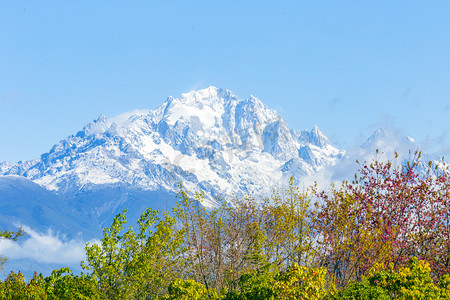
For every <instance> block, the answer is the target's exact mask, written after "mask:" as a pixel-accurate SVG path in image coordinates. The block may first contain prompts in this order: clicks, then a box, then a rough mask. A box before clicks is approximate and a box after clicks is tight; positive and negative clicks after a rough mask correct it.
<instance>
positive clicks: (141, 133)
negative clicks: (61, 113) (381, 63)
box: [0, 87, 418, 274]
mask: <svg viewBox="0 0 450 300" xmlns="http://www.w3.org/2000/svg"><path fill="white" fill-rule="evenodd" d="M417 148H418V147H417V144H415V142H414V141H413V140H412V139H411V138H408V137H406V138H403V137H399V136H398V135H395V134H393V133H390V132H387V131H385V130H382V129H380V130H378V131H376V132H375V133H374V135H373V136H372V137H370V138H369V139H368V140H367V141H366V142H365V143H364V144H363V145H362V146H361V147H358V148H357V149H353V150H351V151H349V152H347V153H346V152H344V151H343V150H339V149H337V148H336V147H334V146H332V145H331V143H330V141H329V140H328V138H327V137H326V136H325V135H324V133H322V132H321V131H320V130H319V128H318V127H317V126H314V127H313V128H312V130H303V131H296V130H293V129H290V128H289V127H288V125H287V123H286V122H285V121H284V120H283V119H282V118H281V117H280V116H279V115H278V114H277V113H276V112H275V111H274V110H272V109H269V108H268V107H267V106H266V105H264V104H263V103H262V102H261V101H260V100H259V99H257V98H255V97H254V96H250V97H248V98H246V99H240V98H238V97H237V96H236V95H234V94H233V93H232V92H231V91H229V90H223V89H219V88H215V87H209V88H207V89H203V90H198V91H192V92H189V93H185V94H182V95H181V97H180V98H174V97H169V98H168V99H167V100H166V101H165V102H164V103H163V104H162V105H161V106H160V107H158V108H157V109H155V110H141V111H134V112H130V113H125V114H122V115H119V116H116V117H113V118H107V117H105V116H103V115H102V116H100V117H99V118H98V119H97V120H95V121H93V122H91V123H89V124H87V125H86V126H85V127H84V128H83V129H82V130H81V131H79V132H77V133H76V134H75V135H72V136H69V137H68V138H66V139H64V140H62V141H60V142H58V143H57V144H56V145H54V146H53V147H52V149H51V150H50V151H49V152H48V153H44V154H42V155H41V156H40V157H39V158H36V159H34V160H30V161H21V162H18V163H8V162H3V163H0V211H1V213H0V228H1V229H8V230H15V229H17V226H20V225H23V226H27V227H26V228H28V230H29V231H30V235H29V237H28V238H24V239H21V241H19V242H18V243H14V244H11V245H10V244H5V243H3V244H1V243H0V255H6V256H8V257H10V258H11V267H12V268H14V269H15V270H18V269H21V270H22V271H25V272H28V274H32V272H33V271H34V270H35V269H39V270H48V272H50V271H51V270H52V269H54V268H57V267H61V266H67V261H68V260H67V259H68V257H67V253H72V252H73V253H75V254H76V255H75V256H73V259H72V260H73V261H74V262H76V263H75V264H72V265H70V266H71V267H72V268H73V269H75V270H77V265H78V263H77V262H78V261H79V257H80V255H81V256H83V253H84V251H83V245H84V242H85V241H87V240H90V239H93V238H94V239H95V238H99V237H100V236H101V228H104V227H105V226H109V225H110V224H111V220H112V219H113V217H114V216H115V215H116V214H117V213H120V212H122V211H123V210H124V208H127V209H128V212H127V219H128V220H129V221H130V222H131V223H134V222H135V221H136V220H137V219H138V217H139V215H140V213H141V212H142V211H144V210H145V209H146V208H147V207H152V208H153V209H158V210H160V211H161V210H170V208H171V207H172V206H173V205H174V203H175V200H176V195H175V194H176V192H177V191H178V189H179V187H178V184H179V183H182V184H183V186H184V187H185V188H186V189H187V190H188V191H198V190H199V189H200V190H203V191H204V192H205V193H206V197H207V199H206V202H205V203H203V204H204V205H205V206H214V205H216V204H217V201H221V200H222V198H221V197H222V196H225V199H226V197H230V196H233V195H234V196H236V197H239V196H241V195H245V194H248V193H250V194H252V195H255V196H257V195H261V196H265V195H269V194H270V193H271V191H272V189H273V188H277V187H282V186H284V185H285V184H286V183H287V182H288V180H289V178H290V177H294V179H295V183H296V184H300V183H302V184H306V185H308V184H309V183H311V182H312V181H314V180H318V181H322V182H323V183H325V185H327V184H328V182H330V181H336V180H337V181H339V180H342V179H348V178H349V177H351V176H352V175H353V174H354V172H356V171H357V167H358V166H357V165H356V164H355V163H354V162H355V159H360V161H363V160H370V159H372V158H374V154H375V150H376V149H380V150H381V151H384V152H387V153H391V152H393V151H398V152H400V153H408V150H406V149H413V150H415V149H417ZM49 228H50V229H49ZM46 230H48V231H47V233H45V232H46ZM30 249H32V250H30ZM36 266H37V267H36ZM78 270H79V267H78Z"/></svg>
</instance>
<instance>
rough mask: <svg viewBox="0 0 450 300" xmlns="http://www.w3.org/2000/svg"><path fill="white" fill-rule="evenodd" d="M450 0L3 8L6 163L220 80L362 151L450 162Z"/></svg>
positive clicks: (12, 4) (0, 93)
mask: <svg viewBox="0 0 450 300" xmlns="http://www.w3.org/2000/svg"><path fill="white" fill-rule="evenodd" d="M449 16H450V2H449V1H427V2H425V1H420V2H419V1H342V0H341V1H261V0H259V1H231V0H228V1H126V2H125V1H111V0H110V1H71V2H70V3H69V1H3V2H1V3H0V161H5V160H6V161H11V162H13V161H18V160H27V159H32V158H36V157H38V156H39V155H40V154H42V153H44V152H47V151H48V150H49V149H50V148H51V146H52V145H53V144H55V143H56V142H57V141H59V140H61V139H63V138H65V137H67V136H68V135H71V134H75V133H76V132H77V131H78V130H80V129H81V128H82V127H83V126H84V125H85V124H86V123H88V122H90V121H92V120H93V119H96V118H97V117H98V115H100V114H104V115H106V116H108V117H112V116H114V115H117V114H120V113H123V112H126V111H130V110H134V109H141V108H150V109H154V108H156V107H157V106H159V105H160V104H161V103H162V102H163V101H164V100H165V99H166V97H167V96H169V95H173V96H175V97H178V96H180V94H181V93H183V92H187V91H190V90H192V89H198V88H205V87H208V86H210V85H214V86H217V87H221V88H226V89H229V90H232V91H233V92H235V93H236V94H237V95H239V96H241V97H247V96H248V95H250V94H253V95H255V96H256V97H258V98H260V99H261V100H262V101H263V102H264V103H265V104H267V105H268V106H269V107H271V108H274V109H276V110H277V111H278V112H279V113H280V114H281V116H282V117H283V118H285V119H286V120H287V122H288V124H289V125H290V126H291V127H292V128H295V129H310V128H312V127H313V125H315V124H316V125H318V126H319V127H320V128H321V129H322V130H323V131H324V132H325V134H326V135H327V136H329V137H330V139H331V140H332V141H333V142H334V144H335V145H336V146H338V147H340V148H343V149H349V148H351V147H354V146H355V145H358V144H361V143H362V142H363V141H364V140H365V139H367V138H368V137H369V136H370V135H371V134H372V132H373V131H374V130H376V129H377V128H380V127H385V128H390V129H394V130H396V131H397V132H401V133H402V134H406V135H409V136H411V137H413V138H414V139H415V140H417V141H418V142H419V143H421V144H422V147H423V149H424V150H426V151H428V152H431V153H433V154H437V155H440V156H442V155H445V156H449V155H450V136H449V135H448V134H447V132H449V130H450V18H449Z"/></svg>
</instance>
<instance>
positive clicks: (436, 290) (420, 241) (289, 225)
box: [0, 154, 450, 300]
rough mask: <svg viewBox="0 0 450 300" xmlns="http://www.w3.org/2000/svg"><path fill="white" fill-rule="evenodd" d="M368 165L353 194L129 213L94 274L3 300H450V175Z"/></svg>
mask: <svg viewBox="0 0 450 300" xmlns="http://www.w3.org/2000/svg"><path fill="white" fill-rule="evenodd" d="M419 157H420V154H418V156H417V157H416V159H415V160H414V161H413V162H410V163H408V164H406V165H403V166H401V167H395V166H393V164H392V163H391V162H387V163H383V162H380V161H374V162H372V163H364V164H362V165H361V168H360V171H359V174H357V176H355V179H354V180H353V181H351V182H343V183H342V184H341V185H339V186H336V185H331V186H330V187H329V189H327V190H325V191H320V190H318V188H317V186H312V187H309V188H307V189H304V190H303V189H299V188H298V187H296V186H294V184H293V181H292V180H291V182H290V185H289V187H288V188H287V189H286V190H283V191H275V192H274V193H273V195H272V196H271V197H270V198H267V199H255V198H253V197H246V198H243V199H235V200H234V201H231V202H226V203H224V204H223V205H222V206H220V207H218V208H216V209H213V210H207V209H205V208H204V206H202V205H201V203H202V201H203V200H204V194H202V193H196V194H195V195H193V196H190V194H189V193H188V192H187V191H186V190H184V189H183V188H182V187H180V192H179V194H178V196H179V198H178V202H177V206H176V207H175V208H174V209H173V212H172V214H169V213H164V214H162V215H160V214H159V213H158V212H157V211H154V210H152V209H148V210H146V211H145V212H143V213H142V215H141V217H140V219H139V220H138V222H137V226H136V228H132V227H129V228H124V225H125V223H126V219H125V213H124V214H119V215H117V216H116V218H115V219H114V221H113V223H112V225H111V227H109V228H106V229H104V234H103V238H102V240H101V243H100V244H91V245H90V244H87V245H86V257H87V259H86V261H84V262H82V263H81V265H82V267H83V269H84V270H85V273H83V274H81V275H74V274H72V273H71V271H70V270H69V269H67V268H63V269H61V270H55V271H54V272H53V273H52V274H51V275H50V276H48V277H43V276H42V275H37V274H36V275H35V276H34V277H33V278H32V279H30V280H28V281H27V280H25V279H24V277H23V275H22V274H20V273H19V274H15V273H11V274H10V275H9V276H8V278H7V279H6V280H5V281H4V282H2V283H0V296H1V297H2V299H230V300H231V299H236V300H237V299H249V300H250V299H450V276H449V275H448V274H449V273H450V239H449V237H450V177H449V175H450V172H449V170H448V168H447V166H446V165H445V163H442V164H440V165H439V167H437V166H434V165H433V164H432V163H430V164H428V165H424V164H421V163H417V161H419V160H418V158H419Z"/></svg>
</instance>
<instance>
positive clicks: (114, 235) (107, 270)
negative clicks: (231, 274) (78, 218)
mask: <svg viewBox="0 0 450 300" xmlns="http://www.w3.org/2000/svg"><path fill="white" fill-rule="evenodd" d="M125 222H126V221H125V215H124V214H119V215H117V216H116V217H115V218H114V221H113V223H112V225H111V227H110V228H106V229H104V233H103V238H102V240H101V244H100V245H97V244H92V245H90V244H87V245H86V255H87V262H82V267H83V268H84V269H86V270H88V271H91V272H92V278H93V280H94V281H95V282H96V283H97V286H98V289H99V291H100V293H101V295H102V296H103V297H105V298H108V299H147V298H156V297H158V296H161V295H163V294H165V293H166V292H167V287H168V285H169V283H170V282H171V281H173V280H174V279H175V278H177V277H181V274H180V272H181V270H184V266H183V257H182V254H183V251H184V248H183V246H182V242H183V235H184V231H183V230H175V226H174V225H175V220H174V219H173V218H172V217H170V216H169V215H168V214H165V215H164V216H163V218H159V217H158V212H157V211H155V210H152V209H150V208H149V209H147V210H146V211H145V212H143V213H142V215H141V217H140V219H139V221H138V230H137V232H135V231H134V230H133V228H132V227H130V228H129V229H128V230H127V231H125V232H124V233H122V230H123V224H124V223H125Z"/></svg>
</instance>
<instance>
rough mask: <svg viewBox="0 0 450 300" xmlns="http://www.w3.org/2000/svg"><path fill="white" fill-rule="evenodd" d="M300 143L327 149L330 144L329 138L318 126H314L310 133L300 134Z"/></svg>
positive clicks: (306, 131)
mask: <svg viewBox="0 0 450 300" xmlns="http://www.w3.org/2000/svg"><path fill="white" fill-rule="evenodd" d="M298 141H299V143H301V144H313V145H315V146H317V147H326V146H327V145H329V144H330V142H329V140H328V138H327V137H326V136H325V134H324V133H323V132H322V131H321V130H320V129H319V127H318V126H317V125H314V127H313V128H312V129H311V130H310V131H308V130H303V131H302V132H301V133H300V136H299V138H298Z"/></svg>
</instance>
